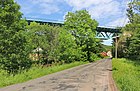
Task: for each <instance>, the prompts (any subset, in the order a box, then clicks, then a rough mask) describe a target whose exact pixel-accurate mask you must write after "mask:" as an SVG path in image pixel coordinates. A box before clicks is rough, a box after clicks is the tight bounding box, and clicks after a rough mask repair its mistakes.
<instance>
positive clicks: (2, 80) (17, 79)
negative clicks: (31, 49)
mask: <svg viewBox="0 0 140 91" xmlns="http://www.w3.org/2000/svg"><path fill="white" fill-rule="evenodd" d="M86 63H88V62H82V61H81V62H74V63H70V64H63V65H57V66H52V67H43V68H42V67H39V66H38V67H37V66H34V67H31V68H30V69H29V70H28V71H24V72H22V73H18V74H16V75H15V76H13V75H9V74H7V73H6V72H5V71H3V70H0V87H4V86H8V85H12V84H16V83H21V82H25V81H28V80H31V79H35V78H38V77H41V76H44V75H48V74H51V73H55V72H58V71H62V70H65V69H68V68H72V67H75V66H79V65H82V64H86Z"/></svg>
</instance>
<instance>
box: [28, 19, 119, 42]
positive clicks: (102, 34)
mask: <svg viewBox="0 0 140 91" xmlns="http://www.w3.org/2000/svg"><path fill="white" fill-rule="evenodd" d="M26 21H27V22H28V25H30V24H31V22H36V23H39V24H40V25H46V24H48V25H51V26H63V25H64V24H63V23H60V22H46V21H41V20H29V19H26ZM120 30H121V28H109V27H100V26H98V27H97V28H96V37H97V38H100V39H102V40H107V39H111V38H114V37H116V36H118V35H119V34H120V33H121V31H120Z"/></svg>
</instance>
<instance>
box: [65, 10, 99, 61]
mask: <svg viewBox="0 0 140 91" xmlns="http://www.w3.org/2000/svg"><path fill="white" fill-rule="evenodd" d="M64 25H65V28H66V29H67V30H68V31H69V32H70V33H71V34H72V35H73V36H74V38H75V41H76V43H77V45H78V46H79V47H81V49H82V51H83V52H85V55H84V56H86V59H87V60H88V61H91V60H90V54H91V52H92V51H94V50H95V49H96V48H95V47H96V44H97V45H98V43H99V42H97V41H96V38H95V29H96V27H97V25H98V23H97V21H96V20H93V19H92V18H91V16H90V15H89V13H88V11H86V10H80V11H76V12H74V13H72V12H68V14H67V15H66V17H65V22H64Z"/></svg>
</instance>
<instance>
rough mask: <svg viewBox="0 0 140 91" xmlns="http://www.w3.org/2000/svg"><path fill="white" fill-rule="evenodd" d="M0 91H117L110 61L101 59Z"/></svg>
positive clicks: (0, 90) (0, 89)
mask: <svg viewBox="0 0 140 91" xmlns="http://www.w3.org/2000/svg"><path fill="white" fill-rule="evenodd" d="M0 91H117V89H116V86H115V84H114V81H113V79H112V66H111V59H103V60H100V61H97V62H94V63H89V64H86V65H81V66H78V67H74V68H71V69H68V70H64V71H61V72H57V73H54V74H50V75H47V76H43V77H41V78H37V79H34V80H30V81H27V82H25V83H20V84H16V85H11V86H8V87H4V88H0Z"/></svg>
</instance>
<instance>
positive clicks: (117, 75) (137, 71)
mask: <svg viewBox="0 0 140 91" xmlns="http://www.w3.org/2000/svg"><path fill="white" fill-rule="evenodd" d="M112 66H113V78H114V80H115V82H116V83H117V86H118V88H119V90H120V91H140V86H139V85H140V61H139V60H138V61H134V60H133V61H132V60H128V59H124V58H122V59H113V62H112Z"/></svg>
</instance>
